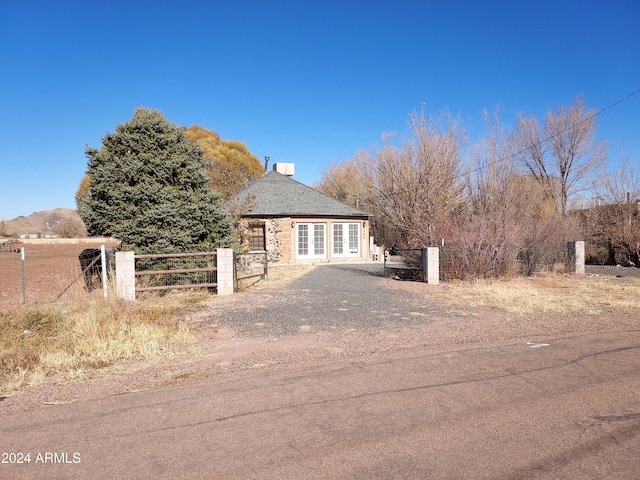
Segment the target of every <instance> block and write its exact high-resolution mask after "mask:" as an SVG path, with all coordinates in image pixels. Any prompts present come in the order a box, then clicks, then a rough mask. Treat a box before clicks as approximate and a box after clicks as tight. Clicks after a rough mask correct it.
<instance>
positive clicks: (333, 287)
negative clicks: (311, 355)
mask: <svg viewBox="0 0 640 480" xmlns="http://www.w3.org/2000/svg"><path fill="white" fill-rule="evenodd" d="M395 283H398V282H397V281H395V280H392V279H389V278H386V277H384V276H383V267H382V265H379V264H329V265H319V266H317V267H316V268H315V269H313V270H312V271H311V272H309V273H307V274H305V275H303V276H302V277H300V278H298V279H296V280H294V281H293V282H291V283H290V284H288V285H287V286H286V287H282V286H267V287H258V288H253V289H251V290H250V291H249V292H243V293H241V294H240V295H238V297H239V299H241V298H242V297H244V298H242V301H240V302H233V304H232V305H226V306H225V308H224V309H220V310H217V311H216V310H214V311H212V312H211V313H212V315H211V316H210V317H209V318H208V323H215V324H218V325H220V326H227V327H231V328H233V329H234V330H235V331H236V333H237V334H238V335H241V336H274V337H279V336H283V335H295V334H299V333H301V332H304V331H311V330H312V331H316V332H317V331H335V330H336V329H338V328H340V329H349V328H354V329H358V330H370V329H379V328H389V327H390V326H392V325H397V324H401V325H402V326H410V325H417V324H421V325H425V324H427V323H429V321H430V319H431V318H433V317H435V316H438V314H440V313H442V312H441V307H438V306H436V305H432V304H431V302H428V301H426V300H425V298H424V297H422V296H419V295H415V294H412V293H411V292H408V291H403V290H401V289H394V288H390V287H391V286H392V285H393V284H395Z"/></svg>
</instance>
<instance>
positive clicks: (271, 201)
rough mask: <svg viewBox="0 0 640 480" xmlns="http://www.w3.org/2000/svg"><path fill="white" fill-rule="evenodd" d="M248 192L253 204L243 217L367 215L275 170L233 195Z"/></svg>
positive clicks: (242, 197) (238, 198)
mask: <svg viewBox="0 0 640 480" xmlns="http://www.w3.org/2000/svg"><path fill="white" fill-rule="evenodd" d="M249 195H251V196H252V197H253V208H252V209H251V210H250V211H248V212H246V213H245V214H244V216H246V217H290V216H312V217H361V218H362V217H370V216H371V215H370V214H369V213H366V212H363V211H362V210H358V209H356V208H353V207H350V206H349V205H346V204H344V203H342V202H339V201H338V200H335V199H333V198H331V197H329V196H327V195H325V194H324V193H320V192H319V191H317V190H314V189H313V188H311V187H308V186H306V185H304V184H302V183H300V182H297V181H296V180H294V179H292V178H291V177H288V176H286V175H282V174H280V173H278V172H276V171H275V170H272V171H270V172H269V173H267V174H265V175H263V176H262V177H260V178H259V179H258V180H256V181H255V182H253V183H251V184H250V185H248V186H247V187H245V188H244V189H243V190H242V191H241V192H240V193H239V194H238V195H237V197H236V199H237V200H238V201H239V202H242V201H244V200H245V199H246V198H247V197H248V196H249Z"/></svg>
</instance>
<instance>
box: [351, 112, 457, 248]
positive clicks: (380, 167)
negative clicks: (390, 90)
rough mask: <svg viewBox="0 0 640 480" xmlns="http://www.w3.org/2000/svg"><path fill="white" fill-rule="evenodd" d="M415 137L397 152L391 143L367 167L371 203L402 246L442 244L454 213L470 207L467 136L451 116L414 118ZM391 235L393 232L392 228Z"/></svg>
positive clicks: (417, 116) (365, 168)
mask: <svg viewBox="0 0 640 480" xmlns="http://www.w3.org/2000/svg"><path fill="white" fill-rule="evenodd" d="M411 127H412V133H413V138H412V139H411V140H410V141H408V142H406V143H405V144H403V145H401V146H399V147H397V146H394V145H391V144H390V143H388V142H386V143H385V147H384V149H383V150H382V151H381V152H378V153H377V154H376V155H375V156H372V157H369V158H368V160H367V162H363V163H362V164H361V167H362V168H363V173H364V176H365V178H367V181H366V182H365V183H364V185H365V188H367V195H366V196H367V199H368V202H369V204H370V206H371V210H372V212H373V213H374V215H375V216H376V217H377V218H378V220H379V221H380V220H382V219H384V223H385V224H386V225H388V226H391V227H393V230H394V231H395V232H396V235H395V237H391V238H390V237H389V236H387V238H385V239H384V241H385V242H391V241H393V242H395V243H398V244H399V245H401V246H405V247H406V246H410V247H421V246H427V245H434V244H436V243H437V242H438V240H439V238H440V235H442V233H441V232H440V233H438V232H439V231H440V230H442V229H443V228H444V226H445V225H446V223H447V222H448V221H449V220H450V219H451V217H452V216H453V215H452V212H454V211H455V210H456V209H460V208H462V206H463V205H464V196H463V193H462V192H463V189H462V188H461V178H460V175H459V173H460V162H461V158H460V157H461V153H460V152H461V149H462V144H463V142H464V139H465V131H464V129H462V128H461V127H460V126H459V124H458V120H457V119H455V118H453V117H452V116H451V115H449V114H443V115H441V116H440V117H439V118H437V119H433V118H426V117H425V115H424V112H422V113H421V114H420V115H415V114H414V115H412V116H411ZM389 231H391V229H389Z"/></svg>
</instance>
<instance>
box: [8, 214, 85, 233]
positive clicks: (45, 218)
mask: <svg viewBox="0 0 640 480" xmlns="http://www.w3.org/2000/svg"><path fill="white" fill-rule="evenodd" d="M0 221H2V219H0ZM1 227H2V225H0V228H1ZM0 233H2V232H0ZM4 233H6V236H14V237H18V236H20V235H22V234H28V233H36V234H39V235H58V236H60V237H65V236H73V237H84V236H86V235H87V229H86V228H85V227H84V223H82V220H81V219H80V215H78V212H77V211H76V210H73V209H71V208H56V209H54V210H46V211H44V212H35V213H32V214H31V215H29V216H27V217H24V216H20V217H18V218H14V219H12V220H7V219H4Z"/></svg>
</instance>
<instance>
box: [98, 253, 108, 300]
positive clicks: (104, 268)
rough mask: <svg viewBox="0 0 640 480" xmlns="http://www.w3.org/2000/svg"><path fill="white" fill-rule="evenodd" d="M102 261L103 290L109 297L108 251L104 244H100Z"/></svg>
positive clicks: (105, 295)
mask: <svg viewBox="0 0 640 480" xmlns="http://www.w3.org/2000/svg"><path fill="white" fill-rule="evenodd" d="M100 261H101V262H102V291H103V293H104V298H107V283H109V282H107V252H106V250H105V248H104V245H100Z"/></svg>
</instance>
